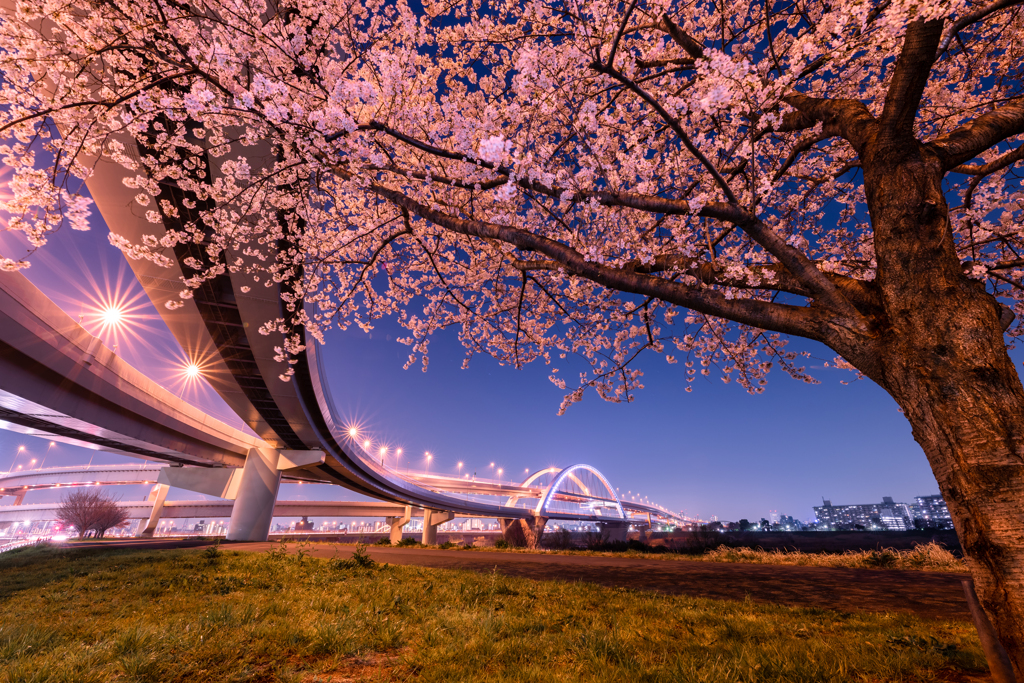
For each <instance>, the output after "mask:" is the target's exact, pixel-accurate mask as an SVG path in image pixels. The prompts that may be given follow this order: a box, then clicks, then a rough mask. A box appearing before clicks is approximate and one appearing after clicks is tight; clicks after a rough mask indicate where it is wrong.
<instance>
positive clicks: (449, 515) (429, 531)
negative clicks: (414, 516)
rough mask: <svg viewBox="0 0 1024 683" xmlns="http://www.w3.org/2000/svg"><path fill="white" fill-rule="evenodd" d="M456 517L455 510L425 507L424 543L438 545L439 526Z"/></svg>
mask: <svg viewBox="0 0 1024 683" xmlns="http://www.w3.org/2000/svg"><path fill="white" fill-rule="evenodd" d="M453 519H455V513H454V512H447V511H444V510H431V509H430V508H423V545H437V527H438V525H440V524H444V523H445V522H450V521H451V520H453Z"/></svg>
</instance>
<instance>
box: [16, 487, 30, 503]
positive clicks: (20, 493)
mask: <svg viewBox="0 0 1024 683" xmlns="http://www.w3.org/2000/svg"><path fill="white" fill-rule="evenodd" d="M27 493H28V487H25V488H23V489H22V490H20V491H18V492H17V493H15V494H14V504H15V505H21V504H22V503H23V502H25V494H27Z"/></svg>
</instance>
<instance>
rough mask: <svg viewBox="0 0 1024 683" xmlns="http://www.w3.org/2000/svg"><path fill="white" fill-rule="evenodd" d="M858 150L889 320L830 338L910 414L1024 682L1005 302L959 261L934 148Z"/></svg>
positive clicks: (1017, 486) (1017, 438)
mask: <svg viewBox="0 0 1024 683" xmlns="http://www.w3.org/2000/svg"><path fill="white" fill-rule="evenodd" d="M861 156H862V159H863V166H864V178H865V189H866V192H867V199H868V206H869V210H870V213H871V220H872V225H873V228H874V235H875V237H874V239H875V252H876V255H877V260H878V270H877V278H876V285H877V287H878V290H879V293H880V296H881V300H882V305H883V309H884V316H883V317H882V318H881V319H880V320H878V323H879V324H878V332H877V336H876V338H875V339H874V340H872V341H868V342H866V343H865V342H864V341H863V340H861V342H860V343H849V342H851V341H852V340H849V339H846V338H840V337H838V336H837V337H836V338H835V339H834V340H832V341H831V343H830V345H831V346H832V347H833V348H834V349H835V350H836V351H838V352H839V353H841V354H843V355H844V357H846V358H847V360H849V361H850V362H851V363H853V365H855V366H856V367H857V368H858V369H860V370H861V371H862V372H864V374H865V375H867V376H869V377H870V378H871V379H873V380H875V381H876V382H877V383H878V384H880V385H881V386H882V387H883V388H885V389H886V390H887V391H888V392H889V394H890V395H892V397H893V398H894V399H895V400H896V402H897V403H898V404H899V406H900V408H901V409H902V410H903V412H904V413H905V414H906V417H907V419H908V420H909V421H910V424H911V426H912V428H913V434H914V438H915V439H916V440H917V442H918V443H919V444H921V447H922V448H923V449H924V452H925V454H926V456H927V457H928V461H929V463H930V464H931V467H932V471H933V472H934V473H935V477H936V479H937V481H938V484H939V488H940V490H941V492H942V495H943V497H944V498H945V500H946V503H947V504H948V506H949V511H950V514H951V516H952V518H953V521H954V524H955V525H956V528H957V531H958V534H959V536H960V540H961V543H962V545H963V548H964V552H965V554H966V556H967V561H968V564H969V566H970V569H971V573H972V575H973V576H974V581H975V586H976V589H977V593H978V596H979V598H980V602H981V604H982V606H983V607H984V609H985V612H986V613H987V614H988V615H989V618H990V619H991V621H992V624H993V625H994V627H995V629H996V632H997V633H998V634H999V637H1000V639H1001V641H1002V643H1003V646H1004V647H1005V648H1006V650H1007V652H1008V653H1009V656H1010V658H1011V660H1012V662H1013V667H1014V670H1015V673H1016V676H1017V680H1024V387H1022V385H1021V380H1020V377H1019V376H1018V374H1017V371H1016V369H1015V368H1014V365H1013V362H1012V360H1011V359H1010V357H1009V354H1008V353H1007V350H1006V344H1005V340H1004V338H1003V333H1002V330H1003V325H1002V324H1001V322H1000V306H999V304H998V303H997V301H996V300H995V298H994V297H993V296H992V295H991V294H989V293H988V292H986V291H985V288H984V286H983V284H982V283H980V282H978V281H975V280H972V279H970V278H968V277H967V276H966V275H965V274H964V272H963V268H962V267H961V265H960V263H959V259H958V258H957V254H956V251H955V249H954V243H953V236H952V232H951V230H950V223H949V220H950V219H949V212H948V207H947V205H946V202H945V198H944V195H943V192H942V186H941V180H942V176H943V169H942V164H941V163H940V160H939V158H938V157H937V156H936V154H935V153H934V152H932V151H931V150H930V149H929V148H928V147H926V146H924V145H922V144H920V143H918V142H916V141H914V140H912V139H911V140H907V139H905V138H904V140H901V141H894V140H891V139H884V138H881V139H876V140H875V141H873V142H872V143H871V144H870V145H868V146H867V148H866V149H865V150H864V151H863V153H862V155H861Z"/></svg>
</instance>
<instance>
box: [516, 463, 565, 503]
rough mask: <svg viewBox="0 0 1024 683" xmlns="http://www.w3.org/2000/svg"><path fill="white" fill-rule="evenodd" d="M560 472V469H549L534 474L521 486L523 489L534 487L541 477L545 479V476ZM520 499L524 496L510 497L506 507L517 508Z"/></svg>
mask: <svg viewBox="0 0 1024 683" xmlns="http://www.w3.org/2000/svg"><path fill="white" fill-rule="evenodd" d="M558 471H559V469H558V468H557V467H548V468H547V469H543V470H540V471H539V472H534V473H533V474H531V475H530V476H528V477H527V478H526V479H525V480H524V481H523V483H522V484H520V486H522V487H523V488H526V487H527V486H530V485H532V484H533V482H535V481H537V480H538V479H540V478H541V477H543V476H544V475H545V474H553V473H555V472H558ZM530 497H531V498H532V497H533V496H530ZM542 497H543V496H542ZM520 498H522V496H521V495H519V494H516V495H513V496H510V497H509V499H508V500H507V501H505V505H506V506H507V507H515V505H516V503H518V502H519V499H520Z"/></svg>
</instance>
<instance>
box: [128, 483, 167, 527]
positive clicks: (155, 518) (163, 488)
mask: <svg viewBox="0 0 1024 683" xmlns="http://www.w3.org/2000/svg"><path fill="white" fill-rule="evenodd" d="M170 490H171V487H170V486H168V485H167V484H157V485H156V486H154V487H153V490H152V491H150V492H149V498H148V500H150V501H152V502H153V509H152V510H151V511H150V513H149V521H148V522H146V523H145V524H140V525H139V533H137V534H135V535H136V536H138V537H139V538H153V532H154V531H156V525H157V524H159V523H160V513H161V512H163V510H164V501H165V500H167V492H168V491H170Z"/></svg>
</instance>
